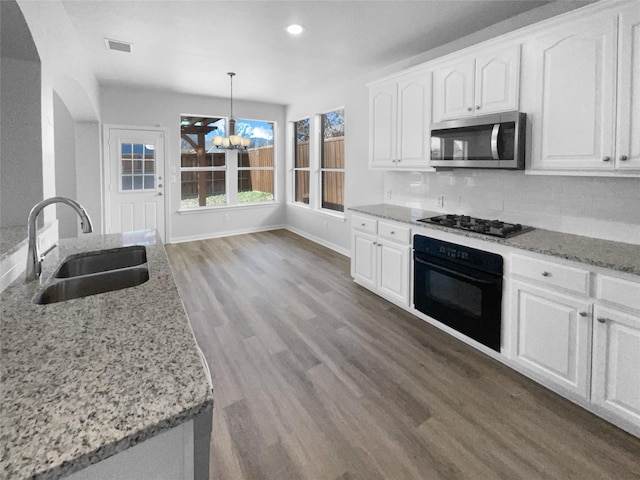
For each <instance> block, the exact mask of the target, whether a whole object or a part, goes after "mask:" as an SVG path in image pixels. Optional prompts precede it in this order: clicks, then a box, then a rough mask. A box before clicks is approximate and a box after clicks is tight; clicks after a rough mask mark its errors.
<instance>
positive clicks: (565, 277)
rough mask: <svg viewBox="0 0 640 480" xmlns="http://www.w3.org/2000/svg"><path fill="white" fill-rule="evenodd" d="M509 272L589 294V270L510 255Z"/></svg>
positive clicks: (582, 293) (581, 293)
mask: <svg viewBox="0 0 640 480" xmlns="http://www.w3.org/2000/svg"><path fill="white" fill-rule="evenodd" d="M511 273H513V274H516V275H521V276H523V277H527V278H530V279H531V280H535V281H536V282H541V283H544V284H545V285H551V286H554V287H560V288H564V289H565V290H569V291H571V292H575V293H578V294H580V295H587V296H588V295H589V273H590V272H589V271H588V270H583V269H580V268H574V267H568V266H566V265H559V264H557V263H552V262H546V261H544V260H539V259H537V258H531V257H524V256H522V255H512V256H511Z"/></svg>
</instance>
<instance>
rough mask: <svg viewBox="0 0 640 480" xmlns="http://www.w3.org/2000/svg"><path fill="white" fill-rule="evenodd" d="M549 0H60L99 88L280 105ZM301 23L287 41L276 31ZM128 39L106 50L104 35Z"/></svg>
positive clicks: (284, 34) (282, 34) (111, 37)
mask: <svg viewBox="0 0 640 480" xmlns="http://www.w3.org/2000/svg"><path fill="white" fill-rule="evenodd" d="M545 3H548V1H528V0H507V1H504V0H489V1H485V0H466V1H458V0H445V1H431V0H423V1H419V0H414V1H402V0H394V1H378V0H369V1H313V0H306V1H270V0H262V1H240V0H226V1H219V0H215V1H214V0H208V1H204V0H199V1H194V0H155V1H144V0H141V1H113V0H68V1H67V0H65V1H63V5H64V7H65V9H66V11H67V12H68V14H69V17H70V18H71V21H72V23H73V25H74V27H75V28H76V30H77V33H78V36H79V38H80V41H81V43H82V44H83V45H84V46H85V48H86V51H87V58H88V59H89V61H90V62H91V65H92V67H93V69H94V70H95V73H96V76H97V78H98V81H99V82H100V83H101V84H112V85H113V84H116V85H132V86H139V87H148V88H157V89H166V90H171V91H176V92H183V93H193V94H203V95H212V96H218V97H227V96H228V95H229V78H228V77H227V75H226V72H228V71H235V72H236V73H237V76H236V77H235V78H234V97H235V98H239V99H245V100H255V101H265V102H272V103H280V104H288V103H291V102H292V101H294V100H295V99H296V98H300V97H301V96H303V95H305V94H306V93H307V92H310V91H314V90H318V89H319V88H322V87H323V86H325V85H330V84H331V83H335V82H336V81H341V80H344V79H348V78H354V77H357V76H360V75H364V74H367V73H370V72H372V71H375V70H378V69H380V68H383V67H385V66H388V65H390V64H393V63H395V62H398V61H401V60H403V59H407V58H409V57H412V56H414V55H417V54H420V53H422V52H425V51H428V50H430V49H432V48H435V47H437V46H440V45H443V44H446V43H448V42H450V41H453V40H455V39H457V38H460V37H462V36H465V35H468V34H470V33H473V32H475V31H478V30H480V29H482V28H485V27H487V26H489V25H492V24H494V23H497V22H500V21H502V20H505V19H507V18H509V17H512V16H514V15H517V14H519V13H522V12H524V11H527V10H529V9H531V8H535V7H539V6H541V5H543V4H545ZM294 22H295V23H300V24H302V25H304V26H305V28H306V30H305V32H304V33H303V34H302V35H301V36H299V37H291V36H290V35H288V34H287V33H286V32H285V31H284V28H285V26H286V25H288V24H289V23H294ZM105 37H106V38H110V39H115V40H122V41H126V42H131V43H133V47H132V52H131V53H123V52H117V51H110V50H108V49H107V48H106V46H105V42H104V38H105Z"/></svg>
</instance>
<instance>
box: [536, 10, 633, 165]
mask: <svg viewBox="0 0 640 480" xmlns="http://www.w3.org/2000/svg"><path fill="white" fill-rule="evenodd" d="M618 21H619V24H618ZM639 26H640V11H639V9H638V8H637V6H632V7H629V8H627V9H623V10H621V11H619V12H611V11H606V12H603V13H599V14H598V15H595V16H592V17H590V18H588V19H584V20H577V21H573V22H572V23H571V25H570V28H568V26H567V25H562V26H561V27H557V28H554V31H553V32H550V33H548V34H546V35H543V36H541V37H540V38H537V39H536V40H534V42H533V45H532V52H533V56H534V62H533V63H532V65H534V66H535V76H536V77H537V83H536V87H535V96H536V99H535V106H534V110H535V112H532V113H535V117H537V118H536V119H535V120H534V121H533V122H532V123H533V132H532V133H533V137H532V142H531V143H532V162H531V165H532V168H533V169H534V170H535V169H540V170H568V171H571V170H573V171H575V170H580V171H594V170H597V171H613V170H625V169H634V168H635V169H638V168H640V135H639V132H640V125H639V124H638V122H639V121H640V118H639V115H640V99H639V92H638V88H640V52H639V51H638V49H639V48H640V30H639ZM618 34H620V36H618ZM618 39H619V40H620V41H619V43H618ZM616 80H617V84H616ZM634 89H635V90H634ZM616 105H617V108H616ZM616 110H617V118H616ZM634 133H635V134H634Z"/></svg>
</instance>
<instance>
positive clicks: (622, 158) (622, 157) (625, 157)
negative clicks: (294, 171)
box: [620, 155, 629, 162]
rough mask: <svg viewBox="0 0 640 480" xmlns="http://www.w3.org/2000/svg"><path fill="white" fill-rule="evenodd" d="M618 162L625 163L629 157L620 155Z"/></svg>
mask: <svg viewBox="0 0 640 480" xmlns="http://www.w3.org/2000/svg"><path fill="white" fill-rule="evenodd" d="M620 160H621V161H623V162H626V161H627V160H629V157H627V156H626V155H620Z"/></svg>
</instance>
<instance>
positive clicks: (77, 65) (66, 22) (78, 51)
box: [17, 0, 100, 222]
mask: <svg viewBox="0 0 640 480" xmlns="http://www.w3.org/2000/svg"><path fill="white" fill-rule="evenodd" d="M17 3H18V6H19V7H20V10H21V11H22V14H23V15H24V19H25V21H26V23H27V26H28V27H29V32H30V33H31V36H32V38H33V42H34V44H35V46H36V49H37V51H38V55H39V57H40V62H41V67H42V69H41V91H40V99H41V100H40V106H41V111H40V121H41V126H42V127H41V130H42V137H41V138H42V154H41V159H42V191H41V195H40V199H42V198H47V197H52V196H55V195H56V185H55V178H56V175H55V133H54V108H53V102H54V91H55V92H56V93H57V94H58V95H59V96H60V98H61V99H62V101H63V102H64V104H65V106H66V107H67V108H68V110H69V113H70V114H71V116H72V118H73V119H74V121H99V118H100V108H99V102H98V82H97V80H96V78H95V75H94V74H93V71H92V70H91V68H90V67H89V62H88V61H87V58H86V56H85V53H84V49H83V46H82V44H81V43H80V40H79V39H78V37H77V35H76V34H75V30H74V28H73V26H72V24H71V21H70V19H69V17H68V15H67V13H66V10H65V9H64V6H63V5H62V3H61V2H60V1H59V0H50V1H46V2H31V1H27V0H18V2H17ZM52 25H55V28H52V27H51V26H52ZM93 141H94V142H95V143H96V144H98V142H99V137H96V138H95V139H93ZM56 210H57V208H55V207H47V208H46V209H45V210H44V212H43V216H44V219H45V221H47V222H49V221H54V220H55V218H56Z"/></svg>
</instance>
